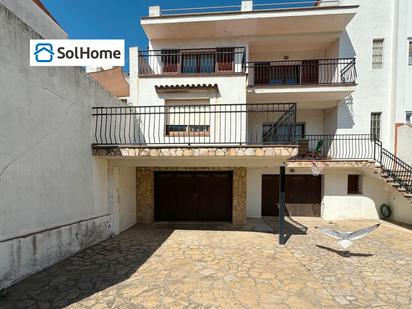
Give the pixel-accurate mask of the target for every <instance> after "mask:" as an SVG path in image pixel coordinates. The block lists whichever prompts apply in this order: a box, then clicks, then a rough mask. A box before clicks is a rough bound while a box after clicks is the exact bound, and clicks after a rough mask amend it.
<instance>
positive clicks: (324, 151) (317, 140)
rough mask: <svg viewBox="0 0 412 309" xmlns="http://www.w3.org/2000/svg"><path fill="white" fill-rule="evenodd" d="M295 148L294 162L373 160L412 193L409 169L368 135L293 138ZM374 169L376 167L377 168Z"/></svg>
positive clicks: (400, 185) (411, 173)
mask: <svg viewBox="0 0 412 309" xmlns="http://www.w3.org/2000/svg"><path fill="white" fill-rule="evenodd" d="M295 140H296V143H297V144H298V145H299V148H298V155H297V156H295V157H293V158H291V159H289V160H291V161H294V160H311V161H312V160H371V161H372V160H373V161H374V162H376V163H378V164H379V165H378V166H379V167H380V169H381V170H382V171H383V173H384V174H386V175H387V176H388V177H391V178H392V179H393V181H394V182H395V183H397V185H398V186H399V187H400V188H403V189H404V190H405V192H406V193H409V194H411V193H412V166H410V165H409V164H407V163H406V162H404V161H402V160H401V159H399V158H398V157H397V156H395V155H394V154H393V153H391V152H390V151H388V150H386V149H385V148H383V147H382V142H381V141H380V140H378V139H377V138H376V136H375V135H371V134H330V135H304V136H296V137H295ZM378 166H377V167H378Z"/></svg>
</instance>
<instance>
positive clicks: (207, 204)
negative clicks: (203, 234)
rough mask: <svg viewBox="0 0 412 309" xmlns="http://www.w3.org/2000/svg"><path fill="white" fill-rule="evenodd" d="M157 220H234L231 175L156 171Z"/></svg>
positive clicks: (227, 173) (226, 173)
mask: <svg viewBox="0 0 412 309" xmlns="http://www.w3.org/2000/svg"><path fill="white" fill-rule="evenodd" d="M154 202H155V220H156V221H232V172H156V173H155V200H154Z"/></svg>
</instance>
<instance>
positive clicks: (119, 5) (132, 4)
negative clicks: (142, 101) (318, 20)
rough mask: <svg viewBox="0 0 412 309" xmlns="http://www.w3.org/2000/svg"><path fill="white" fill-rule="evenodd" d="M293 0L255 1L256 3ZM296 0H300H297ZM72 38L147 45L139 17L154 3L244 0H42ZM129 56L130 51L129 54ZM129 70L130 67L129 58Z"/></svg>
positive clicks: (204, 3)
mask: <svg viewBox="0 0 412 309" xmlns="http://www.w3.org/2000/svg"><path fill="white" fill-rule="evenodd" d="M289 1H292V0H260V1H258V0H255V3H275V2H289ZM294 1H296V0H294ZM42 2H43V4H44V5H45V6H46V7H47V9H48V10H49V11H50V12H51V13H52V14H53V16H54V17H55V18H56V20H57V21H58V22H59V24H60V25H61V26H62V27H63V29H64V30H65V31H66V33H67V34H68V35H69V37H70V38H72V39H125V40H126V49H127V50H128V47H129V46H138V47H139V48H142V49H145V48H147V39H146V36H145V34H144V32H143V30H142V28H141V27H140V23H139V19H140V17H141V16H147V14H148V7H149V6H150V5H160V6H161V7H162V8H187V7H201V6H222V5H240V2H241V1H240V0H196V1H195V0H173V1H171V0H42ZM126 56H127V58H128V53H126ZM124 70H125V71H128V70H129V63H128V59H127V60H126V67H125V68H124Z"/></svg>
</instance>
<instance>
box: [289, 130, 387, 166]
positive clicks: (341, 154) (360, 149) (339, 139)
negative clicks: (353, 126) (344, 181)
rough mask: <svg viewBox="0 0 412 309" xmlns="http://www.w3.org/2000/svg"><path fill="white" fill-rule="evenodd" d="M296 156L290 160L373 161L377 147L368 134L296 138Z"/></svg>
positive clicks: (374, 140)
mask: <svg viewBox="0 0 412 309" xmlns="http://www.w3.org/2000/svg"><path fill="white" fill-rule="evenodd" d="M295 139H296V143H297V145H298V146H299V148H298V154H297V156H296V157H294V158H292V159H291V160H375V158H376V153H377V151H378V149H379V147H377V146H376V139H375V138H374V137H373V135H370V134H319V135H304V136H296V138H295Z"/></svg>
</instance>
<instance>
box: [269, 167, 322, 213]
mask: <svg viewBox="0 0 412 309" xmlns="http://www.w3.org/2000/svg"><path fill="white" fill-rule="evenodd" d="M321 192H322V178H321V176H311V175H286V192H285V194H286V196H285V200H286V212H287V214H288V215H290V216H307V217H320V203H321V199H322V193H321ZM277 203H279V175H262V216H278V215H279V210H278V207H277Z"/></svg>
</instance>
